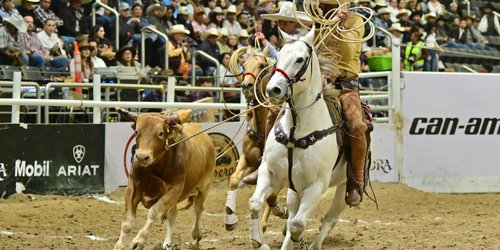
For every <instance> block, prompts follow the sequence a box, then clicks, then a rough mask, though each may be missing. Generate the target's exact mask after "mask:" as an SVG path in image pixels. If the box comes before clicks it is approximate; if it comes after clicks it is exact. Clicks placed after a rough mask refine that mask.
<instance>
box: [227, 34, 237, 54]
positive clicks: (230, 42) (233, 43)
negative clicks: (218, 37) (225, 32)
mask: <svg viewBox="0 0 500 250" xmlns="http://www.w3.org/2000/svg"><path fill="white" fill-rule="evenodd" d="M227 46H228V47H229V48H230V49H231V52H234V51H235V50H237V49H238V36H237V35H233V34H229V36H227Z"/></svg>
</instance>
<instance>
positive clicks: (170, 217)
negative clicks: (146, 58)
mask: <svg viewBox="0 0 500 250" xmlns="http://www.w3.org/2000/svg"><path fill="white" fill-rule="evenodd" d="M176 217H177V206H173V207H172V208H170V209H169V210H168V212H167V236H166V237H165V241H164V242H163V249H166V250H172V249H173V244H172V235H173V234H174V226H175V218H176Z"/></svg>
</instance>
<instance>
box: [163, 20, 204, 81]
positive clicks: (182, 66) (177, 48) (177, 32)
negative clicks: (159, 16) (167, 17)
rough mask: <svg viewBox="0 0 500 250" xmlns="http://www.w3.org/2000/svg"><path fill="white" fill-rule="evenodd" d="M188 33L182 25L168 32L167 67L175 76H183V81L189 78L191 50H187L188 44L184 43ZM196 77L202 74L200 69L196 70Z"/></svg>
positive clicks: (175, 26) (177, 25)
mask: <svg viewBox="0 0 500 250" xmlns="http://www.w3.org/2000/svg"><path fill="white" fill-rule="evenodd" d="M189 33H190V31H189V30H187V29H186V28H185V27H184V25H182V24H176V25H174V27H172V29H171V30H170V32H169V40H168V42H169V43H168V47H169V50H168V58H169V63H168V66H169V68H170V69H172V71H174V73H175V74H180V75H182V76H183V79H184V80H187V79H188V77H189V73H190V72H189V71H190V66H191V65H190V64H189V61H190V60H191V50H190V49H189V44H188V43H187V42H186V40H185V37H186V35H189ZM195 73H196V75H201V74H203V72H202V71H201V69H197V70H196V72H195Z"/></svg>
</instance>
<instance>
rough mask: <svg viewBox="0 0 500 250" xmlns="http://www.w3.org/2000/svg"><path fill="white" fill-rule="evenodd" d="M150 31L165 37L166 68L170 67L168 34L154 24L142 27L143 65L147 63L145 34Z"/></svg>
mask: <svg viewBox="0 0 500 250" xmlns="http://www.w3.org/2000/svg"><path fill="white" fill-rule="evenodd" d="M148 32H153V33H155V34H157V35H159V36H161V37H163V38H164V39H165V68H164V69H168V50H169V45H168V44H169V42H168V36H167V35H165V34H163V33H162V32H160V31H159V30H157V29H156V28H155V27H154V26H152V25H149V26H146V27H144V28H142V29H141V65H142V66H145V65H146V36H145V34H146V33H148Z"/></svg>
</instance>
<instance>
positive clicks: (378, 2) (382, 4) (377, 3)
mask: <svg viewBox="0 0 500 250" xmlns="http://www.w3.org/2000/svg"><path fill="white" fill-rule="evenodd" d="M375 6H380V7H387V2H386V1H385V0H375Z"/></svg>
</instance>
